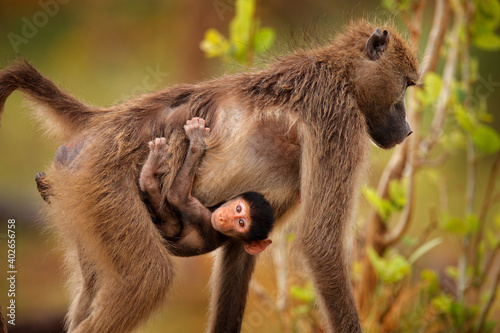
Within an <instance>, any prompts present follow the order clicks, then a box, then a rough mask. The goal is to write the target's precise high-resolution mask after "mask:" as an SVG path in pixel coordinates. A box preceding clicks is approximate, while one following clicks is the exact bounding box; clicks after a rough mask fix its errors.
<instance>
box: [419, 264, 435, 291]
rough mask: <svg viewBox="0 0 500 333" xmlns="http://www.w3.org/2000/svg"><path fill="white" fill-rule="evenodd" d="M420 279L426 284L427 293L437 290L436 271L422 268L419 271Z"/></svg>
mask: <svg viewBox="0 0 500 333" xmlns="http://www.w3.org/2000/svg"><path fill="white" fill-rule="evenodd" d="M420 280H422V282H423V283H424V284H425V285H426V289H427V292H428V293H430V294H435V293H437V292H438V291H439V278H438V275H437V273H436V272H434V271H433V270H431V269H424V270H422V273H420Z"/></svg>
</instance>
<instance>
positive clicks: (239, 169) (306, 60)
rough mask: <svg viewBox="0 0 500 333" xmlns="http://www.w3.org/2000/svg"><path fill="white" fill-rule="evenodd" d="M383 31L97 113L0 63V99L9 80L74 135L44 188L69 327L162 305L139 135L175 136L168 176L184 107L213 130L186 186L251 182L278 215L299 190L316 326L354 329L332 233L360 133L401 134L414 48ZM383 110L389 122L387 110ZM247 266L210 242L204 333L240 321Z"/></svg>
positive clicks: (360, 146)
mask: <svg viewBox="0 0 500 333" xmlns="http://www.w3.org/2000/svg"><path fill="white" fill-rule="evenodd" d="M387 29H388V30H389V32H390V38H389V43H388V45H387V47H386V48H385V49H383V53H380V54H379V53H376V54H377V59H370V58H369V55H368V53H367V52H366V47H367V40H368V39H369V38H370V36H371V35H372V33H373V32H374V31H375V26H373V25H372V24H369V23H367V22H358V23H355V24H353V25H351V26H350V27H348V29H347V31H346V32H345V33H344V34H342V35H339V36H338V37H337V38H336V39H335V40H334V41H332V43H330V44H329V45H327V46H325V47H322V48H318V49H314V50H311V51H297V52H295V53H294V54H291V55H289V56H285V57H282V58H280V59H278V60H277V61H275V62H274V63H272V64H271V65H270V66H269V67H268V68H266V69H263V70H260V71H256V72H249V73H242V74H237V75H230V76H225V77H222V78H219V79H215V80H210V81H206V82H202V83H200V84H196V85H180V86H175V87H171V88H167V89H165V90H162V91H159V92H155V93H152V94H149V95H145V96H141V97H139V98H137V99H134V100H131V101H128V102H126V103H123V104H120V105H117V106H114V107H111V108H109V109H106V110H98V109H95V108H91V107H87V106H84V105H81V104H79V102H77V101H75V100H74V99H73V98H72V97H69V96H67V95H66V94H64V93H60V92H59V90H58V89H57V88H55V86H53V84H52V83H51V82H50V81H48V80H47V79H45V78H43V77H42V76H40V74H38V72H36V70H35V69H33V68H32V67H31V66H30V65H28V64H27V63H17V64H14V65H13V66H12V67H10V68H8V69H6V70H4V71H2V72H0V106H2V105H3V103H4V101H5V99H6V98H7V96H8V95H9V94H10V93H11V92H12V91H13V90H15V89H21V90H23V91H24V92H26V93H27V94H28V95H31V96H32V98H34V99H35V100H36V101H37V102H39V103H40V104H43V105H44V106H46V107H47V106H48V110H49V112H50V114H51V115H52V116H53V117H52V118H53V119H55V120H56V121H58V123H59V124H60V125H59V127H60V128H62V130H63V131H62V133H63V139H64V140H65V141H68V140H71V141H72V142H73V143H74V142H81V141H84V142H85V146H84V147H83V148H82V149H81V151H80V153H79V154H78V156H76V157H75V160H74V161H73V164H74V165H77V167H72V168H69V167H65V166H62V165H57V164H56V165H55V167H53V168H52V169H51V170H50V171H49V172H48V175H49V177H50V178H51V179H52V181H53V191H54V193H55V195H56V196H55V197H54V199H53V200H52V203H51V209H50V212H51V215H52V217H51V219H52V220H53V223H54V225H55V226H56V228H57V229H58V230H59V232H60V233H61V236H62V238H63V239H65V240H66V242H67V245H68V253H70V254H73V255H72V256H71V259H70V263H72V264H73V266H72V267H73V268H72V272H73V279H74V281H75V283H76V284H75V285H76V286H78V288H77V291H78V292H77V294H76V295H75V296H74V301H73V304H72V306H71V309H70V313H69V315H68V320H69V328H70V332H78V333H80V332H129V331H131V330H133V329H134V328H136V327H137V326H138V325H139V324H140V323H142V322H143V321H144V320H146V319H147V318H148V316H149V315H150V313H151V312H152V311H153V310H154V309H156V308H158V307H159V306H160V305H161V304H162V303H163V301H164V299H165V295H166V293H167V291H168V289H169V287H170V283H171V281H172V276H173V270H172V262H171V261H172V260H171V255H170V253H169V251H168V249H167V247H166V246H165V245H166V244H165V241H164V240H163V238H162V234H161V227H160V229H157V228H156V227H155V225H154V224H153V223H151V217H150V214H149V213H148V209H147V207H146V206H145V205H144V203H143V202H142V201H141V200H140V193H139V188H138V184H137V182H138V176H139V171H140V168H141V165H142V163H144V161H145V158H146V156H147V153H148V148H147V142H148V141H149V140H151V139H153V138H155V137H170V134H171V133H174V134H176V135H174V136H173V137H174V138H175V140H177V141H176V142H177V145H175V143H172V142H170V144H173V145H174V147H178V149H177V150H176V153H175V154H174V155H175V156H172V159H171V163H172V165H171V168H170V169H171V170H172V172H171V173H169V174H167V175H166V176H165V177H164V178H163V179H162V182H163V184H164V186H163V188H164V189H165V188H166V189H168V188H169V187H170V184H171V181H172V178H173V176H175V172H174V171H176V170H178V169H179V167H180V165H181V164H182V161H183V159H184V156H185V154H186V148H187V140H186V139H185V138H184V137H183V134H182V133H180V131H182V126H183V125H184V123H185V122H186V120H187V119H188V118H191V117H195V116H196V117H202V118H204V119H206V121H207V126H208V127H210V128H211V129H212V133H213V134H212V135H211V137H210V140H209V142H207V151H206V155H205V157H204V158H203V161H202V163H201V165H200V168H199V171H198V173H197V178H196V180H195V183H194V186H193V196H195V197H196V198H198V199H199V200H200V201H201V202H202V203H203V204H204V205H205V206H212V205H214V204H216V203H219V202H222V201H225V200H228V199H230V198H232V197H234V196H235V195H237V194H238V193H243V192H246V191H256V192H260V193H262V194H264V195H265V197H266V199H267V200H268V201H269V202H270V203H271V205H272V206H273V208H274V211H275V213H276V216H277V218H279V217H280V216H283V215H284V214H285V213H286V212H287V211H288V210H290V209H291V207H292V206H294V204H296V202H297V199H298V193H299V191H300V193H301V200H302V203H301V205H300V206H301V209H300V213H299V214H300V216H301V219H302V223H301V224H300V226H299V228H298V231H297V237H296V240H295V243H294V246H295V248H297V249H298V250H299V251H300V252H301V253H302V255H303V258H304V261H305V263H306V264H307V267H308V268H309V271H310V274H311V278H312V280H313V282H314V285H315V287H316V291H317V296H318V300H319V304H320V307H321V309H322V311H323V313H324V318H325V324H326V329H327V331H328V332H334V331H335V332H361V326H360V322H359V318H358V314H357V310H356V305H355V301H354V298H353V295H352V290H351V285H350V281H349V270H348V267H349V266H348V263H347V258H346V255H345V249H344V239H345V237H346V230H347V228H348V225H349V221H350V219H351V215H352V214H351V211H352V209H353V206H354V201H355V198H356V196H357V193H358V185H359V184H358V183H359V175H360V174H361V173H362V170H363V164H364V162H365V161H366V160H367V156H366V150H367V145H368V138H369V136H368V134H367V132H368V131H370V133H371V134H373V133H372V132H373V131H374V130H379V131H380V132H381V133H382V137H379V139H380V138H381V140H382V141H381V143H380V144H381V145H382V146H384V147H390V146H393V145H394V144H396V143H399V142H401V141H402V140H403V139H404V136H405V135H407V134H408V133H407V131H408V130H407V128H403V127H405V125H404V124H403V123H402V122H401V124H400V123H399V122H400V120H401V119H400V118H401V112H403V119H404V104H403V109H402V110H401V102H402V98H403V97H404V91H405V89H406V81H407V80H408V79H411V80H413V81H416V80H418V73H417V65H416V64H417V62H416V59H415V56H414V53H413V51H412V50H410V48H409V47H408V45H407V43H406V42H405V41H404V40H403V39H402V38H401V37H400V36H399V35H398V34H397V33H396V32H395V31H394V30H393V29H390V28H387ZM394 105H398V106H399V109H397V110H396V109H395V108H394ZM396 111H397V112H396ZM393 113H394V114H396V113H397V115H398V117H399V118H398V119H399V120H398V122H392V121H390V120H392V118H391V119H389V118H390V117H392V114H393ZM405 124H406V123H405ZM380 127H382V130H380ZM384 133H386V134H385V135H384ZM394 133H396V134H397V135H396V134H394ZM373 135H375V136H377V135H379V136H380V133H378V132H377V133H374V134H373ZM373 135H372V137H373ZM374 140H376V139H374ZM287 215H288V214H287ZM278 222H279V221H278ZM254 267H255V258H254V257H252V256H250V255H248V254H246V252H245V251H244V249H243V246H242V245H241V243H239V242H232V241H231V242H229V243H228V244H226V245H224V246H223V247H222V248H221V249H220V252H219V253H218V255H217V259H216V263H215V268H214V271H215V272H214V274H213V277H212V286H213V295H212V301H211V313H210V318H209V326H208V331H209V332H238V331H239V329H240V327H241V323H242V318H243V312H244V309H245V303H246V296H247V290H248V283H249V280H250V277H251V275H252V272H253V270H254ZM228 314H231V315H230V316H228Z"/></svg>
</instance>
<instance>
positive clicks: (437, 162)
mask: <svg viewBox="0 0 500 333" xmlns="http://www.w3.org/2000/svg"><path fill="white" fill-rule="evenodd" d="M449 157H450V153H448V152H444V153H443V154H441V156H439V157H437V158H435V159H433V160H431V159H424V158H420V160H419V162H418V165H419V166H422V167H430V168H437V167H440V166H442V165H443V164H444V162H446V161H447V160H448V158H449Z"/></svg>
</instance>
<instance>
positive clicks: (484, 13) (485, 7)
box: [474, 0, 500, 31]
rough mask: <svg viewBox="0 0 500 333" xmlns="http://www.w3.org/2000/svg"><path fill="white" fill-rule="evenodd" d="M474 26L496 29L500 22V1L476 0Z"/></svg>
mask: <svg viewBox="0 0 500 333" xmlns="http://www.w3.org/2000/svg"><path fill="white" fill-rule="evenodd" d="M474 2H475V5H476V11H475V15H474V27H479V28H483V29H487V30H490V31H493V30H495V29H496V28H497V27H498V25H499V23H500V3H499V2H498V0H476V1H474Z"/></svg>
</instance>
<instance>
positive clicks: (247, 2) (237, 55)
mask: <svg viewBox="0 0 500 333" xmlns="http://www.w3.org/2000/svg"><path fill="white" fill-rule="evenodd" d="M235 12H236V15H235V16H234V18H233V19H232V20H231V23H230V24H229V40H230V42H231V48H230V50H229V53H230V55H231V56H232V57H233V58H234V59H236V60H237V61H239V62H241V63H244V62H245V59H246V55H247V52H248V47H249V46H250V35H251V33H252V31H253V29H254V28H255V24H254V22H255V21H254V15H255V0H236V3H235Z"/></svg>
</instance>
